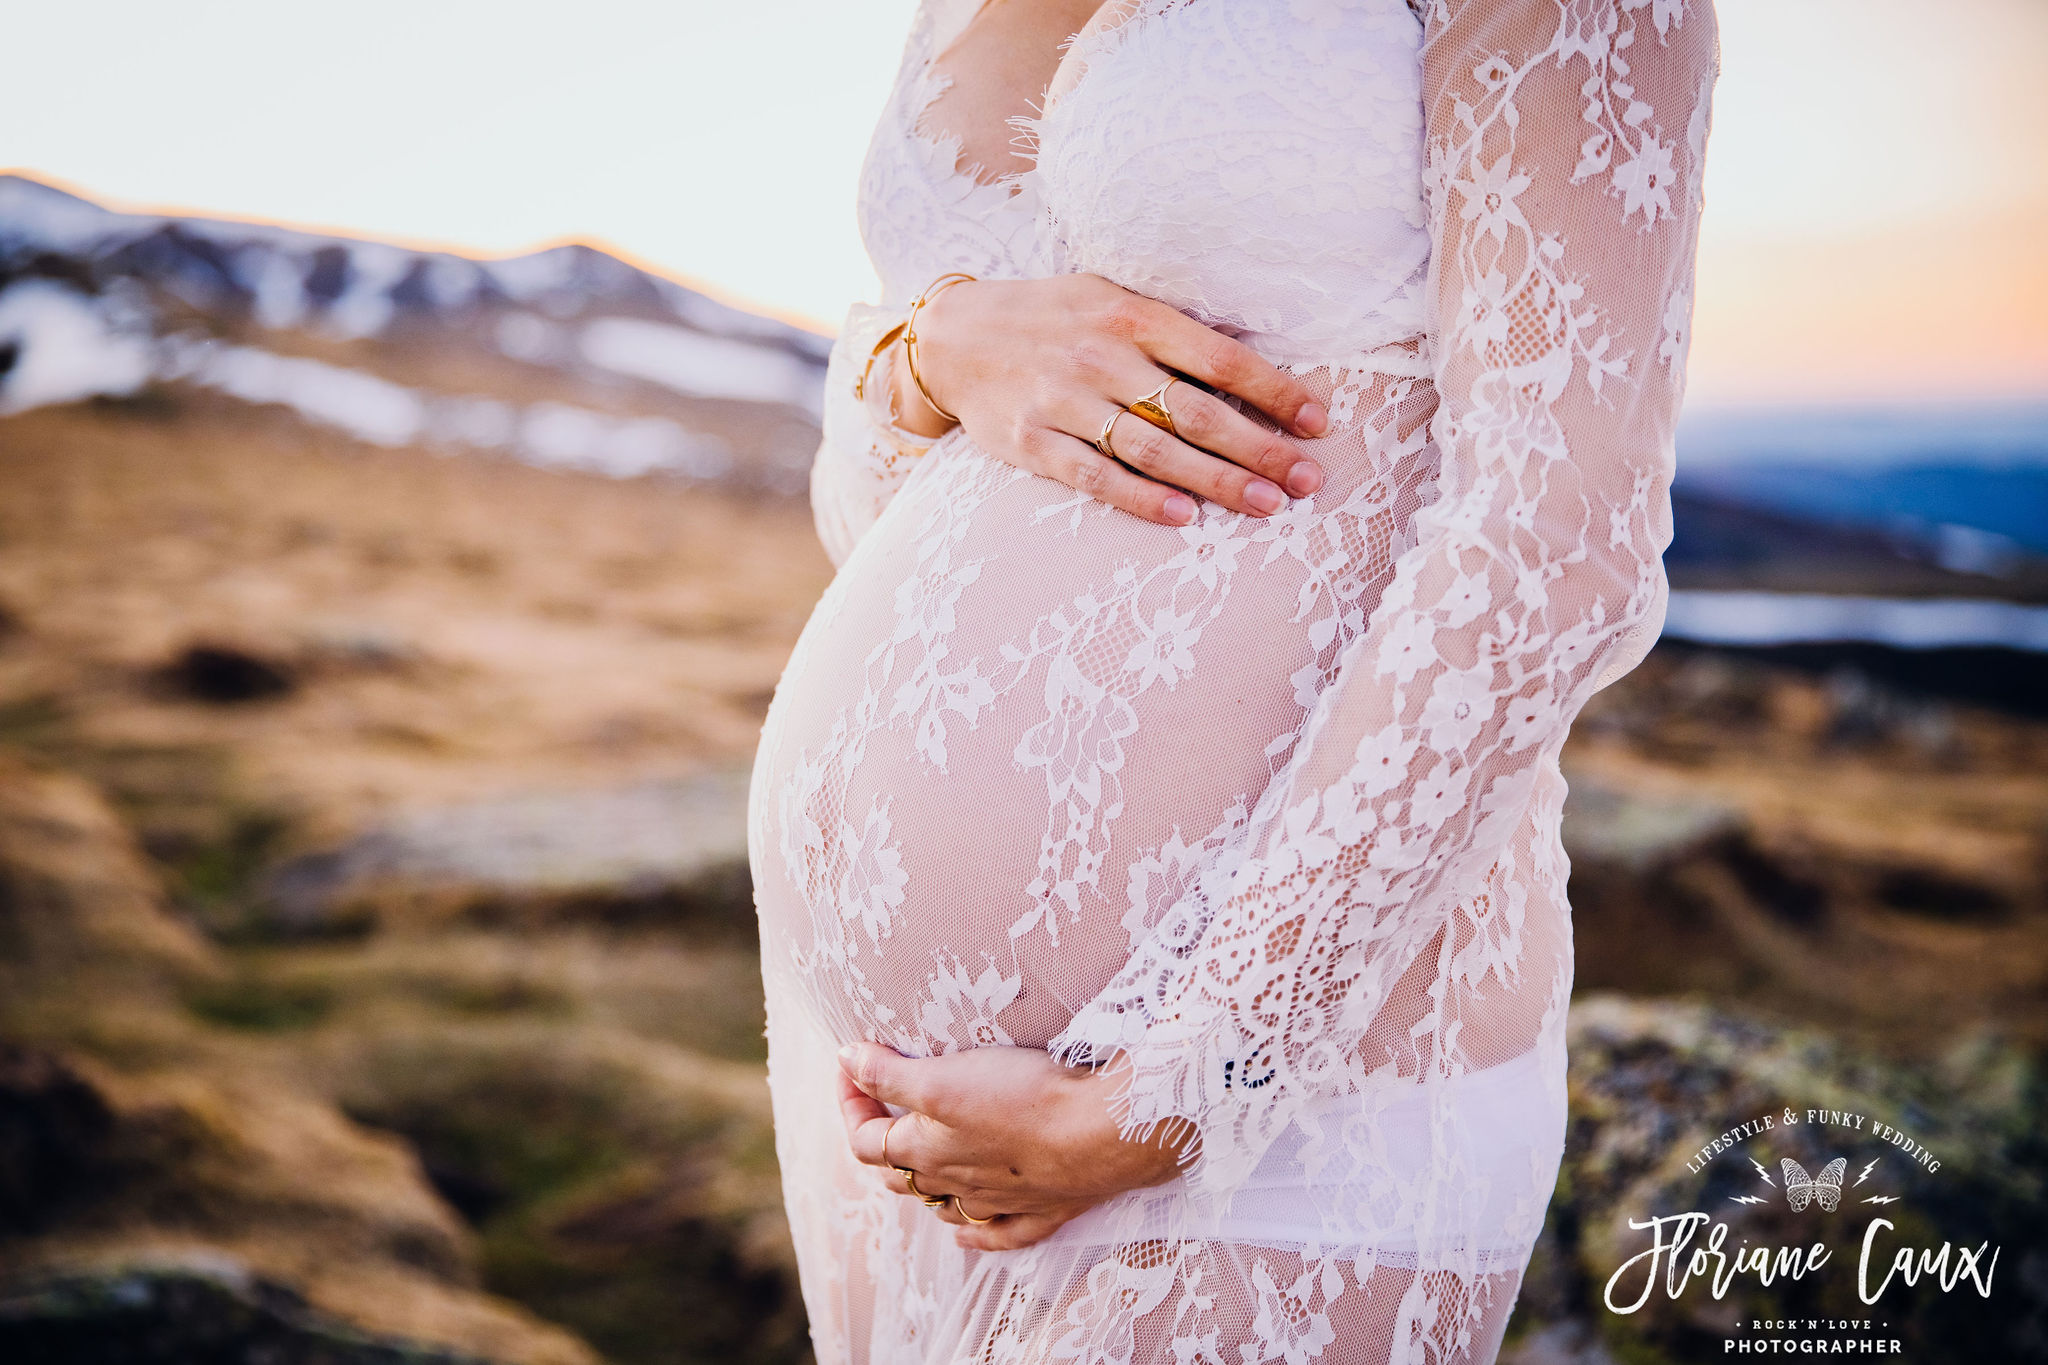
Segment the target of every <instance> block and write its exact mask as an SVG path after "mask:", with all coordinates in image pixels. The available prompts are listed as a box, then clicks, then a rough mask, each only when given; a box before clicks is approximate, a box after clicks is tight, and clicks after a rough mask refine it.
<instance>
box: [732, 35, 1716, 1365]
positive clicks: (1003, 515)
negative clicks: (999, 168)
mask: <svg viewBox="0 0 2048 1365" xmlns="http://www.w3.org/2000/svg"><path fill="white" fill-rule="evenodd" d="M971 9H972V5H971V3H963V4H961V5H928V6H927V7H926V9H925V10H924V11H923V12H922V13H921V14H920V15H919V18H918V21H917V25H916V26H915V28H914V29H913V32H912V35H911V39H910V42H909V44H908V45H907V47H906V51H905V59H904V67H903V71H902V73H901V75H900V77H899V84H898V96H897V98H896V100H895V101H894V102H892V104H891V106H890V109H889V111H888V113H887V114H886V115H885V118H884V120H883V123H882V125H881V127H880V128H879V129H878V130H877V133H876V137H875V141H874V144H873V147H872V148H871V152H870V157H869V162H868V166H867V171H866V176H865V180H864V187H863V194H862V213H863V221H864V232H865V235H866V240H867V242H868V245H869V249H870V252H871V254H872V255H873V256H874V258H875V261H876V264H877V267H878V269H879V270H880V272H881V274H882V276H883V279H884V289H885V295H886V296H887V297H886V298H885V300H884V301H885V303H890V304H900V302H901V301H902V300H903V299H906V298H908V297H909V296H910V295H912V294H914V293H915V292H916V291H917V290H918V289H919V288H921V287H922V286H923V284H924V283H925V282H927V281H928V280H929V279H930V278H932V277H933V276H934V275H936V274H939V273H941V272H943V271H945V270H951V269H965V270H970V271H973V272H974V273H977V274H983V275H1014V276H1032V275H1040V274H1045V273H1049V272H1050V271H1053V270H1087V271H1091V272H1094V273H1100V274H1103V275H1105V276H1107V277H1108V278H1111V279H1114V280H1117V281H1118V282H1119V283H1123V284H1125V285H1126V286H1127V287H1129V288H1132V289H1135V290H1137V291H1138V292H1141V293H1145V294H1148V295H1151V296H1153V297H1158V298H1162V299H1165V300H1166V301H1168V302H1170V303H1173V304H1174V305H1176V306H1178V307H1181V308H1183V309H1184V310H1186V311H1188V312H1189V313H1190V314H1192V315H1193V316H1196V317H1198V318H1200V319H1201V320H1202V321H1204V322H1207V323H1210V324H1211V325H1215V326H1219V327H1221V328H1223V329H1225V330H1228V331H1231V332H1233V333H1235V334H1238V335H1240V336H1242V337H1244V339H1246V340H1247V341H1248V342H1249V343H1250V344H1251V345H1253V346H1254V347H1255V348H1256V349H1259V350H1260V351H1261V352H1262V353H1264V354H1267V355H1268V356H1270V357H1272V358H1274V359H1275V360H1276V362H1278V363H1283V364H1286V365H1287V366H1289V367H1290V368H1291V369H1293V370H1295V371H1296V372H1297V373H1299V374H1301V375H1302V376H1304V378H1305V380H1306V382H1308V383H1309V384H1310V386H1311V387H1312V388H1313V389H1314V390H1315V391H1316V392H1317V393H1318V395H1319V396H1321V397H1324V398H1325V399H1326V401H1327V405H1328V406H1329V408H1330V410H1331V413H1332V416H1333V431H1332V434H1330V435H1329V436H1327V437H1325V438H1323V439H1321V440H1319V441H1315V442H1308V443H1304V445H1305V446H1306V447H1308V448H1310V449H1311V450H1312V452H1313V454H1314V455H1315V457H1316V458H1317V459H1318V460H1319V461H1320V462H1321V463H1322V464H1323V466H1324V468H1325V470H1326V474H1327V482H1326V484H1325V486H1324V487H1323V488H1322V489H1321V490H1320V491H1319V492H1318V493H1317V494H1316V495H1315V496H1314V497H1312V498H1308V499H1302V500H1298V501H1297V502H1295V503H1294V504H1292V505H1291V506H1290V507H1289V508H1288V509H1286V510H1285V511H1283V512H1282V513H1280V514H1279V515H1276V516H1274V517H1272V518H1268V519H1264V520H1261V519H1257V518H1250V517H1243V516H1239V515H1236V514H1233V513H1229V512H1227V511H1226V510H1224V509H1222V508H1220V507H1216V506H1213V505H1205V506H1203V508H1202V510H1201V514H1200V516H1199V517H1198V519H1197V520H1196V522H1195V523H1194V524H1193V525H1191V526H1188V527H1184V528H1171V527H1162V526H1155V525H1151V524H1148V523H1145V522H1142V521H1139V520H1138V519H1136V518H1133V517H1130V516H1128V515H1126V514H1123V513H1120V512H1117V511H1115V510H1113V509H1109V508H1106V507H1104V506H1101V505H1099V504H1095V503H1093V502H1090V501H1088V500H1086V499H1084V498H1080V497H1077V496H1076V495H1075V494H1073V493H1072V492H1071V490H1068V489H1066V488H1064V487H1061V486H1059V485H1057V484H1054V483H1052V482H1050V481H1048V480H1045V479H1041V478H1037V477H1034V476H1031V475H1028V474H1024V473H1021V472H1019V471H1017V470H1015V469H1013V468H1011V467H1009V466H1006V465H1004V464H1002V463H1000V462H999V461H997V460H995V459H994V458H992V457H991V456H989V455H988V454H987V453H986V452H984V451H983V450H982V449H981V448H979V447H978V446H977V445H976V444H975V441H974V436H973V433H972V432H967V431H959V430H956V431H954V432H953V433H951V434H949V435H948V436H947V437H945V438H944V439H942V440H941V441H939V442H938V443H937V444H936V445H935V446H933V447H932V448H931V450H930V451H929V453H926V454H924V455H922V456H914V455H912V454H910V453H909V450H908V448H907V446H906V444H905V441H904V439H903V438H902V436H901V433H896V432H894V431H893V430H892V429H891V428H890V427H889V426H888V424H887V421H886V414H883V413H878V412H877V411H875V410H873V407H872V405H863V404H860V403H856V402H855V401H854V400H853V399H852V397H851V383H852V374H853V370H854V367H856V366H857V365H858V363H859V361H860V360H861V359H863V358H864V357H865V355H866V353H867V349H868V346H869V345H870V344H871V342H872V340H873V336H874V335H877V334H879V329H880V327H883V326H886V325H887V319H888V318H889V317H890V316H891V315H890V314H889V313H888V312H887V311H885V310H880V309H857V310H855V313H854V315H853V317H851V318H850V319H849V325H848V328H847V330H846V332H845V334H844V335H843V336H842V338H841V341H840V351H839V353H838V354H836V355H835V364H834V367H833V371H832V374H831V376H830V378H829V380H828V382H829V383H830V384H831V385H832V388H831V389H830V390H829V391H828V395H827V430H826V440H825V443H824V446H823V448H822V449H821V450H820V452H819V460H818V465H817V472H816V474H815V476H814V482H813V496H814V499H815V501H816V503H817V513H818V519H819V524H820V530H821V534H822V535H823V536H824V538H825V540H826V543H827V546H828V548H829V549H831V550H832V552H833V554H834V557H835V559H838V560H839V561H840V562H841V567H840V572H839V574H838V576H837V578H835V580H834V582H833V583H832V585H831V587H830V588H829V590H828V591H827V593H826V595H825V597H824V598H823V600H822V601H821V602H820V604H819V606H818V608H817V611H816V613H815V615H814V616H813V619H812V621H811V622H810V624H809V626H808V627H807V629H806V630H805V632H804V635H803V638H802V640H801V641H800V643H799V645H798V647H797V650H796V653H795V655H794V656H793V657H792V659H791V661H790V665H789V668H788V670H787V672H786V673H785V675H784V679H783V683H782V686H781V688H780V689H779V690H778V693H777V696H776V700H775V703H774V705H773V707H772V708H771V711H770V714H769V718H768V722H767V725H766V727H765V729H764V733H763V741H762V747H761V751H760V756H759V760H758V765H757V769H756V775H755V783H754V792H753V811H752V836H753V857H754V863H755V875H756V885H757V896H758V900H759V907H760V915H761V925H762V943H763V967H764V974H765V977H766V981H767V985H768V994H769V1043H770V1067H771V1087H772V1089H773V1092H774V1097H775V1104H776V1118H777V1132H778V1149H779V1152H780V1155H781V1159H782V1164H783V1173H784V1180H785V1185H786V1189H787V1199H788V1206H789V1211H790V1215H791V1222H792V1227H793V1229H794V1231H795V1235H796V1238H797V1245H798V1253H799V1257H800V1260H801V1264H802V1271H803V1279H804V1292H805V1296H806V1301H807V1303H808V1305H809V1307H810V1311H811V1315H812V1323H813V1333H814V1339H815V1341H816V1343H817V1347H818V1351H819V1355H820V1359H821V1360H823V1361H827V1362H837V1361H877V1362H896V1361H905V1362H911V1361H915V1362H926V1361H932V1362H936V1361H959V1360H983V1361H1033V1362H1036V1361H1067V1360H1074V1361H1091V1362H1092V1361H1104V1362H1119V1365H1122V1363H1123V1362H1139V1361H1145V1362H1152V1361H1157V1362H1168V1361H1172V1362H1185V1361H1229V1362H1232V1365H1252V1363H1256V1362H1265V1361H1286V1362H1290V1365H1293V1363H1296V1362H1306V1361H1310V1360H1320V1361H1345V1362H1351V1361H1358V1362H1376V1361H1444V1360H1487V1359H1491V1358H1492V1356H1493V1354H1494V1352H1495V1351H1496V1350H1497V1347H1498V1343H1499V1340H1500V1337H1501V1333H1502V1331H1503V1330H1504V1328H1505V1324H1506V1320H1507V1316H1508V1314H1509V1311H1510V1309H1511V1307H1512V1304H1513V1300H1514V1295H1515V1292H1516V1289H1517V1287H1518V1285H1519V1280H1520V1276H1521V1272H1522V1268H1523V1266H1524V1264H1525V1263H1526V1260H1527V1256H1528V1252H1529V1249H1530V1246H1531V1244H1532V1243H1533V1241H1534V1239H1535V1237H1536V1234H1537V1232H1538V1231H1539V1230H1540V1227H1541V1223H1542V1218H1543V1212H1544V1207H1545V1205H1546V1203H1547V1201H1548V1199H1549V1195H1550V1191H1551V1187H1552V1185H1553V1184H1554V1182H1555V1177H1556V1170H1557V1162H1558V1158H1559V1155H1560V1151H1561V1145H1562V1134H1563V1114H1564V1101H1565V1096H1564V1056H1563V1022H1564V1010H1565V1005H1566V1000H1567V997H1568V994H1569V989H1570V982H1571V929H1570V916H1569V908H1568V906H1567V904H1566V901H1565V897H1564V885H1565V873H1566V863H1565V858H1564V854H1563V851H1562V848H1561V847H1560V845H1559V842H1558V821H1559V815H1560V812H1561V809H1562V802H1563V799H1564V782H1563V779H1562V777H1561V776H1560V775H1559V772H1558V768H1557V753H1558V749H1559V746H1560V745H1561V744H1562V742H1563V739H1564V736H1565V733H1566V730H1567V727H1568V726H1569V724H1570V722H1571V720H1572V718H1573V717H1574V716H1575V715H1576V714H1577V712H1578V710H1579V708H1580V707H1581V706H1582V705H1583V704H1584V702H1585V700H1586V699H1587V697H1588V696H1590V695H1591V694H1592V692H1594V691H1595V690H1597V688H1599V687H1600V686H1603V685H1605V684H1606V683H1608V682H1611V681H1612V680H1613V679H1614V678H1616V677H1618V676H1620V675H1621V674H1622V673H1624V672H1626V671H1627V670H1628V669H1629V668H1631V667H1633V666H1634V664H1635V663H1636V662H1638V661H1639V659H1640V658H1641V656H1642V654H1643V653H1644V652H1645V651H1646V650H1647V648H1648V646H1649V643H1650V642H1651V641H1652V640H1654V638H1655V636H1656V634H1657V631H1658V628H1659V626H1660V625H1661V620H1662V614H1663V608H1664V602H1665V583H1664V577H1663V572H1662V567H1661V558H1660V557H1661V554H1662V551H1663V549H1664V547H1665V545H1666V544H1667V543H1668V541H1669V538H1670V506H1669V498H1668V491H1667V490H1668V485H1669V481H1670V475H1671V469H1672V431H1673V425H1674V422H1675V418H1676V413H1677V408H1678V400H1679V395H1680V391H1681V389H1682V385H1683V370H1684V359H1685V351H1686V344H1687V335H1686V327H1687V322H1688V319H1689V317H1690V311H1691V304H1690V298H1691V274H1692V259H1693V250H1694V242H1695V236H1696V228H1697V222H1698V215H1699V211H1700V202H1701V201H1700V174H1701V167H1702V162H1703V158H1704V151H1705V142H1706V133H1707V119H1708V99H1709V94H1710V90H1711V85H1712V80H1713V76H1714V72H1715V65H1716V53H1715V37H1714V21H1713V15H1712V13H1711V11H1710V10H1709V9H1707V8H1706V7H1705V6H1704V5H1702V4H1698V3H1683V2H1682V0H1602V2H1600V3H1593V2H1591V0H1580V2H1578V3H1572V4H1558V3H1554V0H1553V2H1551V3H1499V2H1496V0H1486V2H1482V0H1467V2H1466V3H1451V2H1450V0H1439V2H1438V3H1435V4H1433V5H1426V6H1424V7H1423V13H1422V14H1421V15H1420V16H1418V15H1416V14H1415V13H1413V12H1411V10H1410V8H1409V6H1407V5H1406V4H1404V3H1401V2H1400V0H1358V2H1357V3H1342V2H1341V0H1228V3H1226V2H1225V0H1180V3H1151V4H1141V5H1135V6H1128V7H1123V8H1121V9H1120V10H1119V12H1118V14H1117V22H1115V23H1113V24H1105V25H1103V26H1101V27H1099V28H1091V30H1090V31H1088V32H1086V33H1084V34H1083V36H1082V37H1081V39H1079V40H1078V41H1077V42H1076V43H1075V45H1074V46H1073V48H1072V49H1071V50H1070V52H1069V54H1068V58H1067V61H1068V62H1069V63H1072V64H1073V65H1072V66H1071V67H1070V68H1068V69H1064V70H1063V72H1062V77H1063V78H1064V79H1061V78H1056V79H1055V82H1054V87H1053V89H1054V94H1055V98H1054V99H1053V101H1052V103H1051V105H1050V107H1049V108H1048V109H1047V110H1046V111H1044V113H1043V115H1042V116H1040V117H1037V118H1034V119H1031V120H1027V121H1025V122H1026V127H1027V128H1028V130H1029V131H1030V132H1031V133H1032V134H1033V135H1034V136H1035V138H1036V145H1037V164H1036V167H1035V169H1034V170H1032V171H1030V172H1028V173H1026V174H1024V175H1021V176H1015V177H1008V178H1006V179H1005V180H1004V181H1002V182H999V183H995V184H982V183H980V182H978V181H977V180H976V179H975V178H974V177H973V175H972V174H971V173H966V172H962V171H960V170H958V169H956V167H955V155H954V153H955V152H956V151H957V147H948V146H947V145H946V144H945V142H944V140H943V139H942V138H938V137H934V136H932V135H931V134H930V133H928V132H927V131H925V130H923V129H922V128H921V127H920V126H919V124H918V118H919V115H920V114H921V113H922V111H923V108H924V106H925V105H926V104H928V103H929V101H930V99H931V98H932V96H933V93H934V88H935V86H936V84H937V78H935V77H934V75H933V73H932V72H931V71H930V69H929V63H930V60H931V55H932V53H933V52H934V51H935V50H936V48H935V47H934V41H935V39H936V38H938V37H940V36H943V35H944V34H945V33H947V32H950V31H957V29H958V26H959V25H960V24H961V23H963V22H965V19H966V17H967V16H968V14H969V13H971ZM955 219H958V220H961V221H953V220H955ZM878 387H879V386H878ZM854 1038H869V1039H873V1040H875V1041H879V1042H882V1043H885V1044H887V1045H889V1046H891V1047H894V1048H896V1049H898V1050H899V1051H902V1052H905V1053H908V1054H912V1055H929V1054H935V1053H942V1052H948V1051H952V1050H956V1049H960V1048H970V1047H980V1046H991V1045H1019V1046H1029V1047H1046V1048H1049V1049H1051V1050H1052V1051H1053V1052H1054V1053H1055V1054H1056V1055H1059V1056H1061V1057H1062V1058H1065V1059H1068V1060H1074V1061H1101V1060H1104V1059H1106V1058H1107V1057H1108V1056H1109V1055H1110V1054H1111V1053H1113V1052H1117V1051H1121V1052H1123V1053H1126V1054H1128V1056H1129V1057H1130V1059H1131V1061H1132V1062H1133V1068H1132V1076H1131V1080H1130V1082H1129V1084H1128V1087H1127V1088H1126V1089H1125V1090H1124V1091H1123V1092H1122V1093H1121V1094H1120V1095H1119V1097H1118V1117H1119V1118H1120V1120H1121V1121H1122V1122H1123V1124H1124V1126H1125V1128H1126V1130H1127V1131H1129V1132H1132V1133H1138V1132H1142V1131H1144V1130H1145V1129H1147V1128H1149V1127H1150V1126H1151V1125H1153V1124H1156V1123H1159V1122H1161V1121H1163V1120H1165V1119H1168V1118H1175V1117H1177V1118H1182V1119H1186V1120H1188V1121H1190V1122H1192V1123H1193V1124H1194V1125H1195V1127H1196V1129H1197V1131H1198V1132H1199V1134H1200V1138H1201V1141H1200V1144H1199V1153H1198V1155H1196V1156H1195V1157H1194V1158H1193V1160H1192V1161H1191V1163H1190V1164H1189V1165H1188V1166H1187V1167H1186V1168H1185V1169H1184V1170H1183V1172H1182V1174H1181V1176H1180V1177H1179V1178H1177V1179H1175V1180H1174V1181H1172V1182H1170V1183H1169V1184H1167V1185H1163V1186H1160V1187H1157V1188H1155V1189H1152V1190H1145V1191H1137V1192H1134V1193H1132V1194H1129V1195H1126V1196H1123V1197H1122V1198H1120V1199H1117V1200H1113V1201H1110V1202H1109V1203H1108V1204H1105V1205H1103V1206H1100V1207H1099V1208H1097V1209H1095V1210H1092V1211H1091V1212H1090V1213H1089V1214H1088V1215H1086V1216H1085V1217H1083V1218H1081V1219H1078V1220H1076V1221H1075V1222H1074V1223H1071V1224H1069V1225H1068V1226H1067V1227H1065V1228H1063V1229H1061V1230H1060V1232H1059V1233H1057V1234H1055V1235H1054V1236H1053V1237H1052V1238H1050V1239H1048V1240H1047V1241H1045V1242H1043V1243H1041V1244H1039V1245H1037V1246H1034V1247H1031V1248H1027V1249H1024V1250H1021V1251H1015V1252H1004V1253H975V1252H966V1251H962V1250H960V1249H959V1248H957V1247H956V1246H955V1245H954V1244H953V1241H952V1230H951V1228H950V1227H948V1226H946V1225H944V1224H942V1223H940V1222H938V1221H937V1220H936V1219H934V1218H932V1217H931V1216H930V1214H929V1213H928V1212H927V1211H926V1210H925V1209H923V1208H922V1207H921V1206H920V1205H918V1204H917V1203H916V1202H915V1201H913V1200H910V1199H906V1198H904V1197H902V1196H901V1195H900V1194H896V1193H892V1192H890V1191H889V1190H887V1189H885V1188H884V1187H883V1185H882V1183H881V1182H880V1180H879V1179H878V1178H877V1177H876V1175H875V1173H874V1172H873V1171H872V1170H870V1169H868V1168H863V1167H860V1166H858V1165H857V1164H855V1163H854V1162H853V1161H852V1159H851V1156H850V1155H849V1154H848V1152H847V1150H846V1145H845V1139H844V1136H843V1132H842V1130H841V1129H840V1127H839V1124H838V1121H837V1118H836V1114H835V1113H834V1110H833V1104H832V1094H833V1090H832V1082H833V1071H834V1067H835V1063H834V1061H833V1054H834V1051H835V1050H836V1048H837V1047H838V1046H839V1044H840V1043H842V1042H844V1041H847V1040H850V1039H854Z"/></svg>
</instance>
